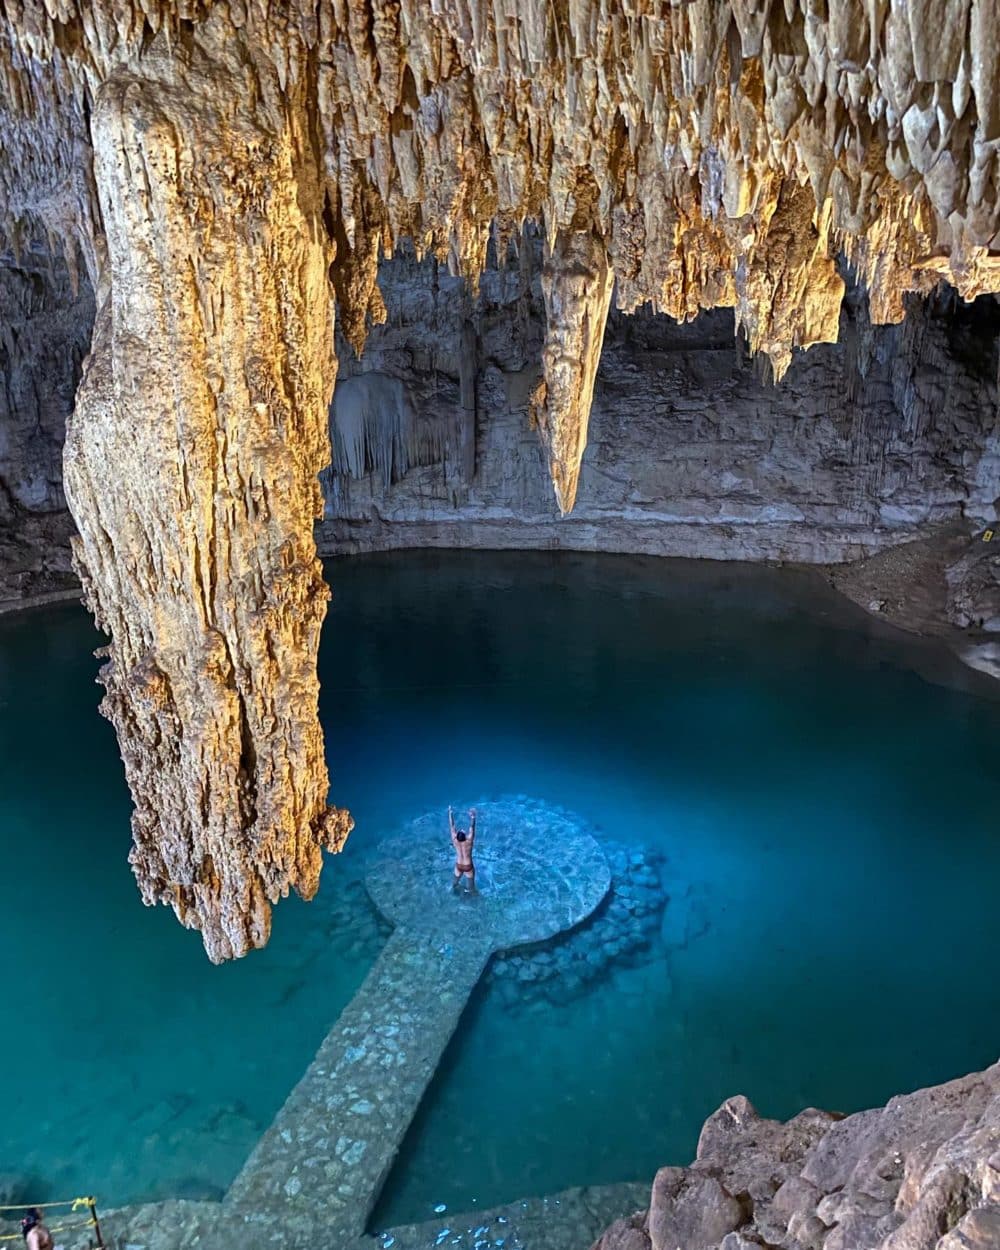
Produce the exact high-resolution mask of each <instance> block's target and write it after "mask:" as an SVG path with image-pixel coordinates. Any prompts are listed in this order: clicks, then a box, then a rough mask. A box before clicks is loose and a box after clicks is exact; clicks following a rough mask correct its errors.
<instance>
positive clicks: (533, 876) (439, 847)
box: [367, 799, 611, 951]
mask: <svg viewBox="0 0 1000 1250" xmlns="http://www.w3.org/2000/svg"><path fill="white" fill-rule="evenodd" d="M477 811H478V813H479V817H478V824H477V834H476V842H475V855H474V858H475V865H476V887H477V893H476V894H475V895H470V894H468V893H466V891H465V885H464V883H463V885H462V886H461V887H460V890H459V892H458V893H457V894H454V895H452V894H449V886H450V883H451V880H452V874H453V865H454V862H455V855H454V851H453V850H452V847H451V844H450V842H449V841H448V836H447V833H446V828H447V825H446V818H445V817H444V815H443V813H441V812H429V813H427V815H425V816H421V817H420V818H419V819H418V820H415V821H413V822H412V823H411V824H410V825H408V826H407V828H406V829H405V831H403V832H402V833H401V834H399V835H398V836H396V837H393V838H390V839H388V840H387V841H385V842H383V843H382V844H381V845H380V846H379V848H378V860H377V862H376V863H375V864H374V865H373V867H372V868H371V870H370V871H369V873H368V876H367V886H368V892H369V894H370V895H371V897H372V901H373V902H374V903H375V906H376V907H377V908H378V910H379V911H380V912H381V914H382V915H383V916H384V917H385V919H386V920H388V921H389V922H390V923H391V924H392V925H394V926H396V927H398V928H406V929H409V930H410V931H411V932H413V933H421V934H427V935H429V936H431V937H435V938H442V939H447V940H451V941H461V940H463V939H476V940H479V939H483V940H487V941H489V943H490V946H491V948H492V949H493V950H494V951H506V950H511V949H513V948H514V947H517V946H523V945H525V944H527V943H538V942H543V941H545V940H546V939H549V938H553V937H555V936H556V935H557V934H559V933H562V932H564V931H565V930H567V929H571V928H573V927H574V926H575V925H577V924H579V923H580V921H582V920H585V919H586V918H587V917H588V916H590V915H591V913H592V912H593V911H594V910H595V909H596V908H597V907H598V906H599V905H600V903H601V902H602V901H603V899H604V897H605V895H606V894H607V892H608V887H609V886H610V884H611V872H610V869H609V867H608V862H607V859H606V858H605V855H604V852H603V851H602V849H601V847H600V846H599V845H598V843H597V842H596V841H595V839H594V837H593V836H592V834H591V833H590V832H589V831H588V829H587V828H586V826H584V825H583V824H581V822H580V821H579V820H578V819H576V818H575V817H573V816H572V815H571V814H570V813H569V812H566V811H564V810H562V809H560V808H556V807H552V806H550V805H548V804H545V803H538V802H532V801H531V800H528V799H505V800H501V801H498V802H491V803H483V804H479V805H478V806H477ZM461 815H462V817H463V820H464V819H465V815H464V813H461Z"/></svg>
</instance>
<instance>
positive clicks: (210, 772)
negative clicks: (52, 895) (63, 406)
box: [65, 38, 350, 960]
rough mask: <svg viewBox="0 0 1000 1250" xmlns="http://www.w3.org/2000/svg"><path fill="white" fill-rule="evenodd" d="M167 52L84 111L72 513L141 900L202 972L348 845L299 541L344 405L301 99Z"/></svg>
mask: <svg viewBox="0 0 1000 1250" xmlns="http://www.w3.org/2000/svg"><path fill="white" fill-rule="evenodd" d="M240 71H241V67H240V66H238V65H222V64H220V63H218V62H216V63H213V64H211V65H210V64H207V63H206V62H205V61H204V59H203V58H201V57H199V56H197V55H193V56H186V57H184V58H181V57H179V56H176V55H174V54H173V53H172V52H171V51H170V49H169V48H167V46H166V40H164V39H162V38H161V39H159V40H157V41H156V44H155V46H154V47H152V48H150V49H149V50H148V51H147V53H146V57H145V64H144V72H143V76H142V78H137V77H136V76H135V75H133V74H130V73H127V72H118V73H115V74H113V75H112V76H111V77H110V78H109V79H108V80H107V82H105V83H104V84H103V85H102V87H101V89H100V91H99V92H98V96H97V99H96V102H95V108H94V113H93V121H92V128H93V136H94V148H95V156H96V175H97V185H98V188H99V191H100V195H101V210H102V213H103V218H104V224H105V229H106V231H107V244H108V254H109V264H110V270H111V284H110V294H109V295H108V297H107V298H106V300H105V302H104V305H103V308H102V309H101V311H100V313H99V315H98V321H97V326H96V329H95V335H94V344H93V348H92V351H91V355H90V358H89V362H88V365H87V369H86V373H85V376H84V380H83V383H82V384H81V387H80V391H79V394H78V397H77V405H76V411H75V413H74V415H73V418H72V420H71V422H70V425H69V428H68V432H67V444H66V464H65V471H66V491H67V496H68V498H69V500H70V503H71V507H72V509H73V513H74V516H75V517H76V520H77V523H78V525H79V528H80V537H79V539H78V540H77V545H76V559H77V564H78V569H79V572H80V576H81V579H82V581H83V583H84V588H85V592H86V596H87V599H88V602H89V605H90V607H91V609H92V611H93V613H94V615H95V617H96V619H97V622H98V624H99V625H100V627H101V628H102V629H103V630H105V631H106V632H107V633H109V634H110V635H111V638H112V642H111V645H110V646H109V647H108V649H107V663H106V664H105V666H104V668H103V669H102V673H101V680H102V681H103V683H104V685H105V687H106V690H107V693H106V695H105V699H104V704H103V708H104V711H105V714H106V715H107V716H108V717H109V718H110V719H111V720H112V721H113V722H114V725H115V728H116V730H117V732H118V741H119V744H120V747H121V752H122V758H123V760H124V763H125V771H126V776H127V778H128V782H129V785H130V787H131V790H132V796H133V799H134V802H135V812H134V815H133V821H132V828H133V837H134V848H133V851H132V855H131V861H132V866H133V870H134V872H135V875H136V877H137V879H138V882H139V886H140V889H141V891H142V894H143V898H144V899H145V900H146V901H147V902H149V903H154V902H164V903H169V904H170V905H171V906H172V907H173V909H174V911H175V912H176V913H177V915H178V917H179V919H180V920H181V921H182V922H183V923H184V924H186V925H189V926H191V927H194V928H198V929H200V930H201V931H202V936H203V938H204V942H205V946H206V949H207V951H208V953H209V955H210V957H211V958H212V959H214V960H219V959H224V958H228V957H231V956H233V955H241V954H243V953H244V952H246V951H247V950H249V949H250V948H252V947H254V946H261V945H263V944H264V943H265V942H266V940H267V937H268V933H269V929H270V904H271V903H273V902H276V901H277V900H278V899H279V898H281V897H283V896H284V895H286V894H287V893H288V890H289V888H295V889H296V890H298V891H299V892H300V893H301V894H303V895H305V896H307V897H308V896H311V895H312V894H313V893H314V891H315V889H316V886H317V883H318V879H319V870H320V863H321V850H322V848H327V849H331V850H336V849H338V848H339V846H340V845H341V844H342V842H343V840H344V838H345V837H346V835H347V832H348V829H349V828H350V822H349V818H348V817H347V815H346V813H343V812H339V811H335V810H333V809H329V808H328V807H327V788H328V782H327V773H326V764H325V761H324V758H323V739H322V734H321V732H320V728H319V722H318V719H317V697H318V684H317V680H316V652H317V648H318V645H319V633H320V627H321V625H322V621H323V616H324V613H325V609H326V600H327V591H326V587H325V585H324V583H323V578H322V571H321V568H320V564H319V561H318V560H317V558H316V554H315V547H314V544H313V539H312V533H311V528H312V522H313V519H314V518H315V517H316V516H317V515H319V514H320V512H321V507H322V500H321V497H320V492H319V486H318V482H317V477H316V475H317V474H318V472H319V470H320V469H321V468H322V466H323V465H324V464H325V463H326V461H327V459H328V451H327V448H328V443H327V437H326V410H327V404H328V401H329V395H330V391H331V389H332V386H333V377H334V361H333V355H332V333H333V326H332V320H331V315H330V314H331V301H330V294H329V289H328V285H327V269H328V265H329V253H328V247H327V243H326V236H325V233H324V232H323V231H322V230H320V229H319V228H318V220H319V215H320V204H321V188H320V185H319V179H318V175H317V171H316V169H315V168H314V167H312V166H311V146H310V141H309V135H308V124H307V121H306V118H305V115H304V113H303V110H302V100H301V95H300V94H297V93H296V92H293V91H286V92H285V93H281V92H278V91H273V92H272V93H271V94H270V100H269V102H268V103H266V104H265V103H264V102H263V101H261V102H259V103H258V105H257V107H256V108H251V107H250V105H249V103H248V101H247V98H246V92H245V90H244V87H243V84H242V83H241V81H240V79H239V77H238V75H239V74H240Z"/></svg>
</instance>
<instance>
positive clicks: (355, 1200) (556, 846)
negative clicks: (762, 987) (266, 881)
mask: <svg viewBox="0 0 1000 1250" xmlns="http://www.w3.org/2000/svg"><path fill="white" fill-rule="evenodd" d="M478 828H479V833H478V836H477V839H476V855H475V858H476V867H477V884H478V887H479V893H478V894H476V895H473V896H470V895H466V894H465V893H459V894H457V895H456V894H453V893H452V892H451V891H450V890H449V881H450V879H451V872H452V864H453V861H454V856H453V854H452V851H451V847H450V845H449V843H448V840H447V834H446V833H445V832H444V830H445V829H446V819H445V817H444V815H443V813H440V812H432V813H429V814H428V815H426V816H424V817H421V818H420V819H419V820H417V821H414V822H413V823H412V824H411V825H409V826H408V827H407V829H406V831H405V832H404V833H403V834H401V835H400V836H398V837H395V838H393V839H391V840H389V841H387V842H386V843H383V845H382V846H381V847H380V848H379V855H378V862H377V863H376V864H375V866H374V867H373V869H372V870H371V872H370V873H369V876H368V879H367V885H368V890H369V893H370V894H371V897H372V899H373V901H374V903H375V905H376V906H377V907H378V909H379V910H380V911H381V913H382V914H383V915H384V916H385V918H386V919H387V920H388V921H389V922H390V923H391V924H393V925H394V926H395V930H394V933H393V935H392V937H391V938H390V939H389V941H388V943H387V944H386V946H385V949H384V950H383V952H382V954H381V955H380V956H379V958H378V960H377V962H376V963H375V966H374V967H373V968H372V970H371V972H370V973H369V974H368V976H367V977H366V979H365V981H364V983H363V984H362V986H361V988H360V989H359V990H358V992H357V994H356V995H355V997H354V998H353V999H352V1001H351V1002H350V1003H349V1004H348V1006H347V1007H346V1008H345V1010H344V1012H343V1013H342V1014H341V1017H340V1019H339V1020H338V1021H337V1023H336V1025H335V1026H334V1028H333V1030H332V1031H331V1032H330V1034H329V1036H328V1037H327V1038H326V1040H325V1041H324V1043H323V1045H322V1046H321V1047H320V1050H319V1053H318V1054H317V1056H316V1058H315V1060H314V1061H313V1063H312V1065H311V1066H310V1068H309V1069H308V1071H307V1072H306V1074H305V1076H304V1077H303V1078H302V1080H301V1081H300V1082H299V1084H298V1085H297V1086H296V1088H295V1089H294V1090H293V1091H292V1093H291V1095H290V1096H289V1098H288V1101H287V1102H286V1103H285V1105H284V1107H283V1108H282V1110H281V1111H280V1112H279V1113H278V1116H277V1118H276V1120H275V1121H274V1124H273V1125H272V1126H271V1128H270V1129H269V1130H268V1131H267V1133H266V1134H265V1135H264V1137H263V1138H262V1139H261V1141H260V1142H259V1143H258V1145H257V1148H256V1149H255V1150H254V1152H253V1154H252V1155H251V1156H250V1158H249V1159H248V1160H247V1163H246V1164H245V1166H244V1168H243V1170H242V1171H241V1172H240V1174H239V1176H238V1177H237V1178H236V1180H235V1182H234V1183H233V1185H232V1188H231V1189H230V1191H229V1193H228V1195H227V1196H226V1203H227V1204H230V1205H231V1206H233V1207H238V1208H239V1209H240V1211H241V1214H247V1215H248V1214H249V1213H250V1212H254V1213H256V1214H257V1216H258V1217H259V1218H260V1219H261V1220H266V1221H267V1222H270V1221H272V1220H273V1219H275V1218H278V1219H280V1220H281V1222H282V1225H283V1226H284V1229H285V1233H286V1235H287V1236H289V1237H292V1236H294V1237H295V1238H297V1239H301V1240H302V1241H303V1244H305V1239H307V1238H308V1236H309V1234H310V1232H315V1233H316V1234H317V1235H319V1234H320V1233H321V1234H322V1237H323V1241H324V1244H329V1245H332V1246H338V1245H341V1244H346V1243H348V1242H350V1241H351V1240H353V1239H356V1238H358V1237H360V1236H361V1235H362V1234H363V1233H364V1230H365V1225H366V1222H367V1220H368V1216H369V1215H370V1213H371V1210H372V1208H373V1206H374V1204H375V1201H376V1199H377V1198H378V1195H379V1192H380V1191H381V1188H382V1185H383V1184H384V1182H385V1179H386V1177H387V1176H388V1174H389V1170H390V1168H391V1167H392V1163H393V1160H394V1159H395V1157H396V1153H397V1151H398V1150H399V1147H400V1145H401V1144H402V1141H403V1138H404V1136H405V1134H406V1131H407V1129H408V1128H409V1125H410V1122H411V1121H412V1119H413V1116H414V1114H415V1113H416V1110H417V1106H418V1104H419V1102H420V1099H421V1097H422V1096H423V1093H424V1091H425V1089H426V1088H427V1085H428V1083H429V1082H430V1080H431V1077H432V1076H433V1075H434V1072H435V1071H436V1069H437V1066H438V1064H439V1062H440V1060H441V1056H442V1054H443V1052H444V1049H445V1047H446V1046H447V1044H448V1041H449V1040H450V1038H451V1036H452V1034H453V1033H454V1031H455V1028H456V1026H457V1024H458V1021H459V1018H460V1016H461V1014H462V1010H463V1008H464V1007H465V1004H466V1002H467V1001H468V998H469V995H470V994H471V993H472V990H473V989H474V988H475V985H476V983H477V982H478V980H479V978H480V976H481V975H482V973H483V970H484V969H485V967H486V965H487V963H488V962H489V959H490V956H491V955H492V954H493V953H494V952H496V951H506V950H511V949H513V948H514V947H517V946H520V945H524V944H527V943H535V942H540V941H543V940H545V939H546V938H550V937H553V936H554V935H555V934H557V933H559V932H561V931H562V930H564V929H567V928H570V927H572V926H573V925H576V924H578V923H579V922H580V921H581V920H584V919H585V918H586V917H587V916H589V915H590V914H591V913H592V912H593V911H594V909H595V908H596V907H597V906H598V904H599V903H600V902H601V900H602V899H603V898H604V896H605V894H606V893H607V890H608V886H609V884H610V872H609V869H608V865H607V863H606V861H605V859H604V856H603V854H602V853H601V850H600V848H599V847H598V845H597V843H596V842H595V841H594V839H593V838H592V837H591V836H590V835H589V834H588V833H586V832H585V831H584V830H583V829H581V827H580V826H579V825H578V824H577V823H576V822H574V821H573V820H572V819H571V818H570V817H569V816H567V815H565V814H564V813H562V812H559V811H556V810H553V809H552V808H549V807H546V806H545V805H543V804H537V803H530V802H519V803H496V804H484V805H482V806H481V807H480V809H479V823H478Z"/></svg>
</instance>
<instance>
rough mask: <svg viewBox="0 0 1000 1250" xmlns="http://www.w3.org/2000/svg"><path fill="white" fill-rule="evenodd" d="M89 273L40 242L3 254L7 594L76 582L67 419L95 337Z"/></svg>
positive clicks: (0, 406) (0, 339)
mask: <svg viewBox="0 0 1000 1250" xmlns="http://www.w3.org/2000/svg"><path fill="white" fill-rule="evenodd" d="M93 315H94V298H93V293H92V291H91V289H90V285H89V283H88V282H87V280H86V278H85V277H83V278H82V279H81V278H80V277H79V275H77V280H76V289H74V280H73V277H72V276H71V275H70V274H69V273H68V272H67V268H66V265H65V263H64V262H63V261H62V260H61V259H60V258H59V257H53V256H52V255H51V254H50V253H49V252H48V250H47V249H46V247H45V246H44V245H43V244H41V243H39V242H35V243H34V245H31V244H29V245H28V246H27V247H25V248H24V249H23V250H21V251H20V252H19V253H18V254H15V253H14V252H13V251H10V252H8V253H6V254H5V255H3V256H0V602H2V601H4V600H7V599H11V600H15V599H22V598H28V597H31V596H35V595H43V594H46V593H49V592H53V591H57V590H61V589H65V588H67V587H71V586H73V585H74V584H75V581H76V579H75V578H74V576H73V574H72V571H71V568H70V553H69V541H70V536H71V535H72V533H73V524H72V521H71V520H70V518H69V515H68V513H67V511H66V499H65V496H64V495H63V488H62V477H63V473H62V446H63V440H64V438H65V428H66V418H67V416H68V415H69V413H70V412H71V411H72V408H73V396H74V393H75V391H76V387H77V383H78V381H79V378H80V368H81V365H82V362H83V358H84V356H85V355H86V352H87V348H88V346H89V344H90V325H91V322H92V321H93Z"/></svg>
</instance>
